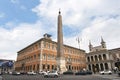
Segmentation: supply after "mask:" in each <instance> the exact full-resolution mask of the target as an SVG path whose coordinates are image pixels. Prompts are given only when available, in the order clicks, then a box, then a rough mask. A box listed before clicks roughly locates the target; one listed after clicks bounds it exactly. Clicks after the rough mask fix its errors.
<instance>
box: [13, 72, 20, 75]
mask: <svg viewBox="0 0 120 80" xmlns="http://www.w3.org/2000/svg"><path fill="white" fill-rule="evenodd" d="M12 75H20V72H17V71H13V72H12Z"/></svg>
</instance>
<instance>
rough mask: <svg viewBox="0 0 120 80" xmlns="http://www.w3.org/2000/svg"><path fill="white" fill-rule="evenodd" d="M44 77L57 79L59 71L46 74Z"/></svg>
mask: <svg viewBox="0 0 120 80" xmlns="http://www.w3.org/2000/svg"><path fill="white" fill-rule="evenodd" d="M44 77H46V78H48V77H54V78H57V77H59V74H58V72H57V71H50V72H47V73H45V74H44Z"/></svg>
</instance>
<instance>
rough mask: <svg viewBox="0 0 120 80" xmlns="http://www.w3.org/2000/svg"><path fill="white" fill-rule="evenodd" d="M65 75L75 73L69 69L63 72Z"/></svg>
mask: <svg viewBox="0 0 120 80" xmlns="http://www.w3.org/2000/svg"><path fill="white" fill-rule="evenodd" d="M63 74H64V75H73V74H74V72H73V71H72V70H68V71H66V72H63Z"/></svg>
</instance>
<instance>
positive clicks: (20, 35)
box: [0, 0, 120, 59]
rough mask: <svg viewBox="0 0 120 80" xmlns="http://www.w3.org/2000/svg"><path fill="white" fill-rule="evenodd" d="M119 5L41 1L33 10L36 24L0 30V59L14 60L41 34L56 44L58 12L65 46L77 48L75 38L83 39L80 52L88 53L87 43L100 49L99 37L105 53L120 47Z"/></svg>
mask: <svg viewBox="0 0 120 80" xmlns="http://www.w3.org/2000/svg"><path fill="white" fill-rule="evenodd" d="M12 1H16V0H12ZM119 5H120V1H119V0H116V1H113V0H40V4H39V5H37V6H36V7H35V8H33V9H32V11H33V12H35V13H36V15H37V16H38V17H39V20H38V21H36V22H35V23H32V24H31V23H19V24H15V22H8V23H6V24H5V25H2V26H3V27H4V26H7V27H10V29H9V30H8V29H5V28H3V27H2V26H1V28H0V44H1V45H0V49H1V50H0V58H5V57H6V58H8V56H9V58H11V59H16V54H17V53H16V52H17V51H19V50H20V49H22V48H24V47H26V46H28V45H29V44H31V43H32V42H35V41H36V40H38V39H40V38H41V37H42V35H43V34H44V33H50V34H52V35H53V40H54V41H57V40H56V39H57V16H58V11H59V8H60V9H61V14H62V18H63V27H64V29H65V30H64V44H67V45H70V46H73V47H77V48H78V43H77V41H76V38H77V37H79V38H82V41H81V44H80V47H81V49H84V50H86V51H87V52H88V42H89V40H91V42H92V44H93V46H96V45H100V40H101V39H100V38H101V36H102V37H103V39H104V41H105V42H106V44H107V48H108V49H112V48H116V47H120V44H119V42H118V41H120V36H119V34H120V27H119V26H120V6H119ZM23 9H24V7H23ZM11 27H12V28H11ZM68 27H69V28H68ZM69 32H70V33H69ZM68 33H69V34H68ZM73 34H74V35H73ZM6 45H7V46H6Z"/></svg>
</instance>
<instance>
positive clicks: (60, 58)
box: [57, 10, 66, 73]
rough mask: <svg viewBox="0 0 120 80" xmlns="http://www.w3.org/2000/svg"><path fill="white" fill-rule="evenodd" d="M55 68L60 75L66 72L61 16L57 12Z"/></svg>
mask: <svg viewBox="0 0 120 80" xmlns="http://www.w3.org/2000/svg"><path fill="white" fill-rule="evenodd" d="M57 35H58V36H57V68H58V70H59V72H60V73H63V72H64V71H66V65H65V57H64V51H63V50H64V48H63V32H62V16H61V12H60V10H59V15H58V34H57Z"/></svg>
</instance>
